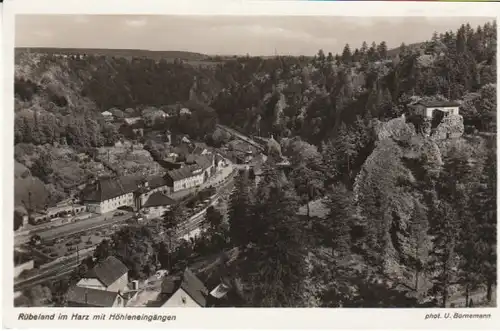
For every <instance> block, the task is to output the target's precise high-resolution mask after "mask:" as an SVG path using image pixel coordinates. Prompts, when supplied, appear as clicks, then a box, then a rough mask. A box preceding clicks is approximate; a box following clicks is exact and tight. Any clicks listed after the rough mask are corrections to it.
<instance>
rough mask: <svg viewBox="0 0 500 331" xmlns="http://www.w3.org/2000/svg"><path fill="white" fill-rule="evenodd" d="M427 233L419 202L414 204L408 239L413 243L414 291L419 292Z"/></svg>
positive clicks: (424, 216)
mask: <svg viewBox="0 0 500 331" xmlns="http://www.w3.org/2000/svg"><path fill="white" fill-rule="evenodd" d="M428 231H429V222H428V219H427V213H426V210H425V209H424V206H423V205H422V204H421V203H420V202H418V201H417V202H416V203H415V206H414V210H413V214H412V218H411V223H410V238H411V239H412V240H413V241H414V243H413V247H414V248H413V259H414V266H413V267H414V269H415V291H417V292H418V290H419V280H420V273H421V271H422V270H423V268H424V264H425V257H424V256H423V253H424V252H423V250H424V249H425V246H426V243H427V238H428V234H427V233H428Z"/></svg>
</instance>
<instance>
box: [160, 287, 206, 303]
mask: <svg viewBox="0 0 500 331" xmlns="http://www.w3.org/2000/svg"><path fill="white" fill-rule="evenodd" d="M183 299H184V300H183ZM162 307H177V308H201V306H200V305H199V304H198V303H196V301H194V300H193V299H192V298H191V297H190V296H189V295H188V294H187V293H186V292H185V291H184V290H183V289H182V288H180V289H178V290H177V291H176V292H175V293H174V294H173V295H172V296H171V297H170V299H168V300H167V302H165V303H164V304H163V305H162Z"/></svg>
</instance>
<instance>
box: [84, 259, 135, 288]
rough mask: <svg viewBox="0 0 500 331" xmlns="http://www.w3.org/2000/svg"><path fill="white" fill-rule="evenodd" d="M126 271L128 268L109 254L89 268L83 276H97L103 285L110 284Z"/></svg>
mask: <svg viewBox="0 0 500 331" xmlns="http://www.w3.org/2000/svg"><path fill="white" fill-rule="evenodd" d="M127 272H128V268H127V267H126V266H125V265H124V264H123V263H122V262H121V261H120V260H118V259H117V258H116V257H114V256H110V257H108V258H107V259H105V260H104V261H102V262H100V263H98V264H97V265H95V266H94V268H92V269H91V270H89V272H88V273H87V275H86V276H85V277H86V278H97V279H99V281H101V282H102V283H103V284H104V285H105V286H110V285H111V284H113V283H114V282H115V281H116V280H118V279H119V278H120V277H121V276H123V275H124V274H126V273H127Z"/></svg>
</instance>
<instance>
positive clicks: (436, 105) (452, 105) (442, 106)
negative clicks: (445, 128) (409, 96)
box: [410, 100, 460, 118]
mask: <svg viewBox="0 0 500 331" xmlns="http://www.w3.org/2000/svg"><path fill="white" fill-rule="evenodd" d="M410 107H411V108H413V109H414V111H415V113H417V114H418V115H421V116H423V117H426V118H432V116H433V114H434V111H436V110H437V111H441V112H443V113H445V114H451V115H459V107H460V103H458V102H453V101H439V100H437V101H424V100H420V101H417V102H415V103H413V104H411V105H410Z"/></svg>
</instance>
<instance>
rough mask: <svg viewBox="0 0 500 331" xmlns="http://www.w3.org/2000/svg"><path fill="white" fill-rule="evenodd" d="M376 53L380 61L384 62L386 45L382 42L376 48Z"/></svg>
mask: <svg viewBox="0 0 500 331" xmlns="http://www.w3.org/2000/svg"><path fill="white" fill-rule="evenodd" d="M377 53H378V54H379V56H380V59H382V60H385V59H386V58H387V44H386V42H385V41H382V42H381V43H380V44H379V45H378V46H377Z"/></svg>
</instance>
